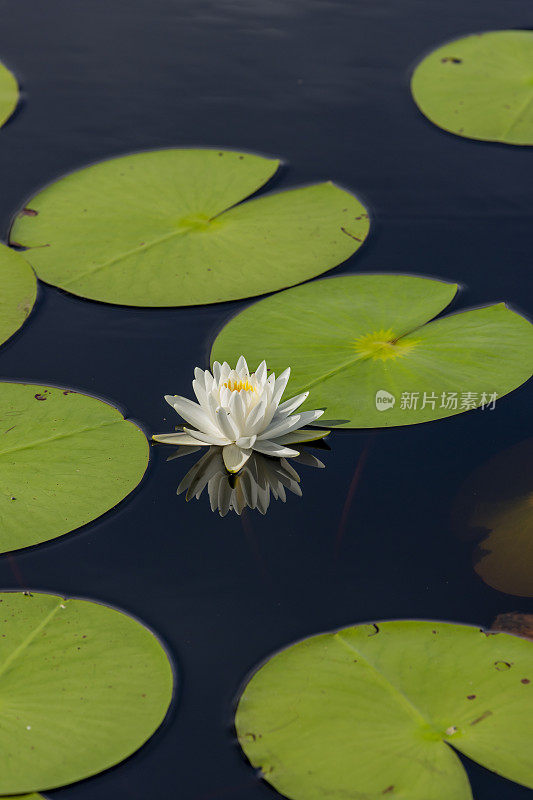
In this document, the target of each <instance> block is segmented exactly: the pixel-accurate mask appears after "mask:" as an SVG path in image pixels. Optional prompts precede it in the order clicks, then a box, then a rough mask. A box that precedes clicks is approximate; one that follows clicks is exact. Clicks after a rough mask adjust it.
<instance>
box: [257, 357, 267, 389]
mask: <svg viewBox="0 0 533 800" xmlns="http://www.w3.org/2000/svg"><path fill="white" fill-rule="evenodd" d="M255 377H256V379H257V383H258V384H259V385H260V386H262V385H263V384H264V383H265V381H266V377H267V365H266V361H261V363H260V364H259V366H258V367H257V369H256V371H255Z"/></svg>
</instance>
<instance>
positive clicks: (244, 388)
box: [224, 380, 255, 392]
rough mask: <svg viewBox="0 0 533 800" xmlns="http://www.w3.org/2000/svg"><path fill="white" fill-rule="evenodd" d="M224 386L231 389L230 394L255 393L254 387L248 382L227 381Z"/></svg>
mask: <svg viewBox="0 0 533 800" xmlns="http://www.w3.org/2000/svg"><path fill="white" fill-rule="evenodd" d="M224 386H225V387H226V389H229V390H230V392H255V389H254V387H253V386H252V384H251V383H250V382H249V381H248V380H244V381H226V383H225V384H224Z"/></svg>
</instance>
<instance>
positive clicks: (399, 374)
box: [211, 275, 533, 428]
mask: <svg viewBox="0 0 533 800" xmlns="http://www.w3.org/2000/svg"><path fill="white" fill-rule="evenodd" d="M456 291H457V286H456V285H455V284H449V283H444V282H443V281H437V280H431V279H429V278H420V277H413V276H409V275H351V276H347V277H340V278H329V279H326V280H321V281H314V282H312V283H308V284H306V285H305V286H299V287H297V288H294V289H289V290H287V291H286V292H280V293H279V294H277V295H274V296H272V297H268V298H266V299H264V300H260V301H259V302H258V303H255V304H254V305H252V306H250V307H248V308H246V309H245V310H244V311H242V312H241V313H240V314H238V315H237V316H236V317H234V318H233V319H231V320H230V321H229V323H228V324H227V325H226V326H225V327H224V328H223V329H222V331H221V332H220V333H219V335H218V336H217V338H216V340H215V343H214V345H213V349H212V352H211V361H213V360H218V361H224V360H227V361H230V362H231V361H233V360H235V358H236V357H238V356H239V355H240V354H244V355H245V357H246V359H247V360H248V362H249V363H252V364H253V363H258V362H259V361H260V360H261V359H263V358H265V359H266V360H267V362H268V365H269V367H271V368H272V369H273V370H275V371H278V370H279V369H280V367H284V366H286V365H287V364H289V365H290V367H291V379H290V381H289V390H290V392H291V393H292V394H297V393H299V392H303V391H307V390H309V391H310V396H309V399H308V400H307V401H306V403H304V405H303V406H302V408H303V409H305V408H311V407H312V408H325V409H326V411H325V414H324V416H325V417H327V418H330V417H334V418H339V420H346V419H347V420H349V422H347V423H344V424H343V425H342V427H346V428H372V427H388V426H393V425H412V424H414V423H419V422H428V421H430V420H436V419H441V418H443V417H448V416H452V415H453V414H459V413H461V412H463V411H468V410H471V409H474V408H477V407H479V406H481V407H484V408H485V409H486V413H490V410H491V409H493V407H494V405H495V403H496V402H497V401H498V400H499V398H501V397H502V396H503V395H505V394H507V393H508V392H510V391H512V390H513V389H515V388H516V387H518V386H520V385H521V384H522V383H524V382H525V381H526V380H528V378H530V377H531V374H532V373H533V326H532V325H531V323H530V322H529V321H528V320H526V319H525V318H524V317H521V316H520V315H519V314H517V313H515V312H514V311H511V310H510V309H508V308H507V307H506V306H505V305H504V304H503V303H499V304H498V305H494V306H487V307H485V308H476V309H471V310H468V311H463V312H461V313H456V314H450V315H448V316H446V317H441V318H439V319H436V320H432V317H434V316H435V315H436V314H438V313H439V312H440V311H442V309H444V308H445V307H446V306H447V305H448V303H449V302H450V301H451V300H452V299H453V297H454V295H455V293H456ZM431 320H432V321H431ZM250 331H253V336H251V335H250Z"/></svg>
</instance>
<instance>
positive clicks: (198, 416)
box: [171, 396, 218, 435]
mask: <svg viewBox="0 0 533 800" xmlns="http://www.w3.org/2000/svg"><path fill="white" fill-rule="evenodd" d="M171 405H172V407H173V408H174V410H175V411H177V412H178V414H179V415H180V417H183V419H184V420H185V422H188V423H189V425H194V427H195V428H198V430H200V431H205V433H212V434H215V435H216V434H218V431H217V429H216V427H215V424H214V423H213V422H211V420H210V419H209V417H208V415H207V414H206V413H205V411H204V409H203V408H202V407H201V406H199V405H198V403H193V402H192V400H187V398H186V397H179V396H176V397H174V398H173V402H172V403H171Z"/></svg>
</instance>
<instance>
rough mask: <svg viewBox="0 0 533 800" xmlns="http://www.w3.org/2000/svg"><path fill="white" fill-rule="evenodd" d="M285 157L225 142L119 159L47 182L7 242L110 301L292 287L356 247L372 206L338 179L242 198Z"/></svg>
mask: <svg viewBox="0 0 533 800" xmlns="http://www.w3.org/2000/svg"><path fill="white" fill-rule="evenodd" d="M278 165H279V162H278V161H276V160H272V159H267V158H263V157H260V156H256V155H251V154H249V153H237V152H233V151H228V150H220V151H217V150H180V149H176V150H157V151H152V152H146V153H137V154H135V155H129V156H124V157H121V158H114V159H111V160H109V161H104V162H102V163H100V164H95V165H94V166H91V167H88V168H86V169H82V170H80V171H79V172H74V173H72V174H71V175H67V176H66V177H64V178H62V179H61V180H59V181H57V182H56V183H53V184H52V185H51V186H48V187H47V188H45V189H44V190H43V191H41V192H39V193H38V194H37V195H36V196H35V197H33V198H32V200H31V201H30V202H29V204H28V205H29V206H30V208H31V209H32V211H33V212H34V213H33V215H31V216H28V215H27V214H24V212H22V213H20V214H19V215H18V216H17V218H16V219H15V222H14V224H13V228H12V230H11V241H12V242H17V243H18V244H20V245H24V246H25V247H27V248H28V249H27V251H26V258H27V259H28V260H29V261H30V263H31V264H32V266H33V267H34V268H35V270H36V272H37V274H38V276H39V277H40V278H41V279H42V280H44V281H46V282H47V283H51V284H53V285H54V286H59V287H60V288H62V289H66V290H67V291H69V292H72V293H73V294H77V295H81V296H82V297H89V298H91V299H92V300H102V301H104V302H107V303H121V304H124V305H132V306H186V305H198V304H201V303H217V302H220V301H222V300H235V299H237V298H241V297H248V296H251V295H257V294H263V293H265V292H270V291H274V290H275V289H281V288H283V287H285V286H292V285H294V284H296V283H299V282H300V281H303V280H306V279H308V278H311V277H314V276H315V275H319V274H320V273H322V272H325V271H326V270H328V269H331V268H332V267H335V266H336V265H337V264H339V263H340V262H341V261H344V260H345V259H346V258H348V257H349V256H351V255H352V253H354V252H355V250H357V248H358V247H359V246H360V245H361V243H362V242H363V240H364V239H365V237H366V235H367V232H368V215H367V213H366V211H365V209H364V207H363V206H362V205H361V203H360V202H359V200H357V198H356V197H354V196H353V195H351V194H349V193H348V192H346V191H344V190H343V189H340V188H339V187H337V186H334V185H333V184H331V183H322V184H317V185H315V186H306V187H303V188H298V189H293V190H290V191H285V192H277V193H272V194H267V195H263V196H261V197H258V198H255V199H252V200H250V201H248V202H245V203H242V202H241V201H242V200H244V199H245V198H246V197H248V196H249V195H250V194H252V193H254V192H255V191H257V189H259V188H260V187H261V186H263V184H264V183H266V182H267V181H268V180H269V178H271V177H272V175H273V174H274V173H275V172H276V170H277V168H278Z"/></svg>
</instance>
